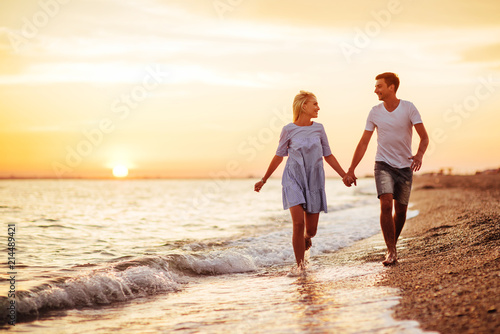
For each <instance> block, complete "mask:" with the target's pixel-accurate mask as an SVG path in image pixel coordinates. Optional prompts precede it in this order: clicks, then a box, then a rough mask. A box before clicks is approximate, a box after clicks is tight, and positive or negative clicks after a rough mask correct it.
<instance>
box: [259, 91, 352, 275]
mask: <svg viewBox="0 0 500 334" xmlns="http://www.w3.org/2000/svg"><path fill="white" fill-rule="evenodd" d="M318 111H319V105H318V101H317V100H316V96H314V94H313V93H310V92H306V91H300V93H299V94H297V96H295V99H294V100H293V123H290V124H287V125H285V126H284V127H283V130H282V131H281V136H280V141H279V145H278V149H277V151H276V155H275V156H274V158H273V159H272V161H271V163H270V164H269V168H268V169H267V172H266V174H265V175H264V177H263V178H262V179H261V180H260V181H259V182H257V183H256V184H255V187H254V189H255V191H257V192H259V191H260V189H261V188H262V187H263V186H264V184H265V183H266V181H267V179H268V178H269V177H270V176H271V175H272V174H273V172H274V171H275V170H276V168H278V166H279V165H280V163H281V162H282V161H283V157H285V156H288V159H287V162H286V166H285V170H284V171H283V178H282V182H281V184H282V186H283V192H282V194H283V208H284V209H285V210H286V209H290V214H291V216H292V221H293V237H292V244H293V251H294V253H295V260H296V261H297V268H298V270H299V271H301V270H303V269H304V253H305V251H306V250H308V249H309V248H310V247H311V245H312V243H311V238H312V237H314V236H315V235H316V230H317V227H318V219H319V213H320V212H321V211H324V212H327V207H326V193H325V172H324V170H323V157H324V159H325V161H326V162H327V163H328V164H329V165H330V166H331V167H332V168H333V169H334V170H335V171H336V172H337V173H338V174H339V175H340V176H341V177H342V178H344V176H345V175H346V173H345V172H344V170H343V169H342V167H340V164H339V163H338V162H337V159H335V157H334V156H333V155H332V152H331V151H330V146H329V145H328V139H327V137H326V133H325V129H324V128H323V125H321V124H320V123H316V122H313V121H311V119H312V118H317V117H318Z"/></svg>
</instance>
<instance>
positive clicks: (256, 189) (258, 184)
mask: <svg viewBox="0 0 500 334" xmlns="http://www.w3.org/2000/svg"><path fill="white" fill-rule="evenodd" d="M264 184H265V182H264V181H262V180H260V181H259V182H257V183H256V184H255V186H254V188H253V190H255V191H256V192H259V191H260V190H261V189H262V187H263V186H264Z"/></svg>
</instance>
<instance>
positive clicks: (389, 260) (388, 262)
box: [382, 253, 398, 266]
mask: <svg viewBox="0 0 500 334" xmlns="http://www.w3.org/2000/svg"><path fill="white" fill-rule="evenodd" d="M397 263H398V257H397V255H395V254H390V253H389V254H387V257H386V258H385V261H383V262H382V264H383V265H384V266H392V265H395V264H397Z"/></svg>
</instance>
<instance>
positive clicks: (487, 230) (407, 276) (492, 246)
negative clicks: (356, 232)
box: [334, 175, 500, 333]
mask: <svg viewBox="0 0 500 334" xmlns="http://www.w3.org/2000/svg"><path fill="white" fill-rule="evenodd" d="M412 204H413V205H412ZM410 205H412V206H411V209H413V210H419V214H418V216H416V217H414V218H412V219H409V220H408V221H407V222H406V224H405V227H404V229H403V232H402V234H401V236H400V239H399V241H398V257H399V263H398V265H396V266H392V267H387V268H386V269H385V270H384V274H383V275H382V277H381V278H380V279H379V280H378V282H377V283H375V284H376V285H379V286H384V287H393V288H397V289H398V290H399V291H400V296H401V300H400V303H399V304H398V305H397V306H395V307H394V308H393V311H394V314H393V317H394V318H395V319H397V320H415V321H418V322H419V323H420V327H421V329H423V330H426V331H437V332H440V333H499V332H500V315H499V313H500V300H499V298H498V295H499V292H500V175H471V176H417V177H415V178H414V183H413V191H412V195H411V199H410ZM384 258H385V243H384V241H383V236H382V234H381V233H379V234H377V235H375V236H373V237H371V238H368V239H365V240H362V241H359V242H358V243H356V244H355V245H353V246H351V247H348V248H346V249H343V250H340V251H339V252H338V254H337V255H336V256H335V260H334V261H335V263H339V264H342V263H352V262H358V263H359V262H362V263H367V262H379V263H380V265H381V266H382V264H381V262H382V261H383V260H384ZM353 283H355V284H356V282H344V284H347V285H350V284H353ZM358 283H359V282H358Z"/></svg>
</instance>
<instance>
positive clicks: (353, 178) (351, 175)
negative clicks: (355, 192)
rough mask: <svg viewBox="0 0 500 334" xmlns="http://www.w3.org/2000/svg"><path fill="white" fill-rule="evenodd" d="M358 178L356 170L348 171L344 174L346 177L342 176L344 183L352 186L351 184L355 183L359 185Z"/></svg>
mask: <svg viewBox="0 0 500 334" xmlns="http://www.w3.org/2000/svg"><path fill="white" fill-rule="evenodd" d="M356 179H357V177H356V175H354V172H353V171H348V172H347V174H346V175H344V177H343V178H342V181H344V184H345V185H346V186H347V187H350V186H352V184H353V183H354V185H355V186H357V184H356Z"/></svg>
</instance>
